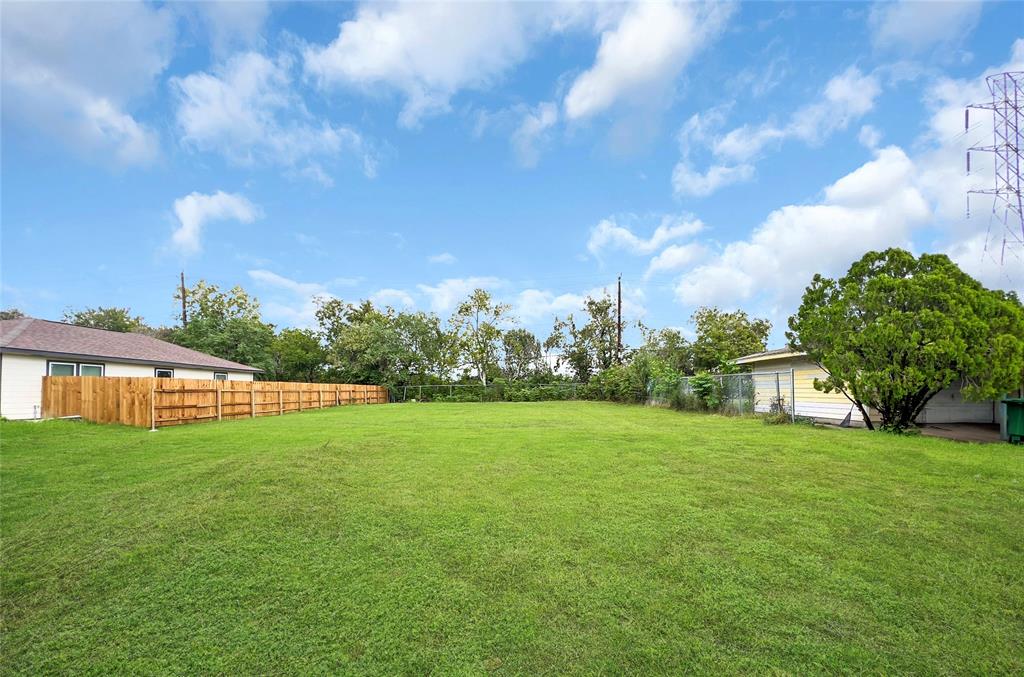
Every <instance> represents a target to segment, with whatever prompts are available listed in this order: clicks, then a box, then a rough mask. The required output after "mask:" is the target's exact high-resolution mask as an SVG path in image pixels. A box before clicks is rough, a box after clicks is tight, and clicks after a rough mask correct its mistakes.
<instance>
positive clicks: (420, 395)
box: [416, 383, 423, 402]
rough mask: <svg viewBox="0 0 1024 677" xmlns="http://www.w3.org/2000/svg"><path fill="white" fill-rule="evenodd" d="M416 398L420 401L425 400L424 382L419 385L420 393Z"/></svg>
mask: <svg viewBox="0 0 1024 677" xmlns="http://www.w3.org/2000/svg"><path fill="white" fill-rule="evenodd" d="M416 399H417V400H419V401H420V402H422V401H423V384H422V383H421V384H420V385H419V393H418V394H417V395H416Z"/></svg>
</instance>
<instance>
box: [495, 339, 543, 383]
mask: <svg viewBox="0 0 1024 677" xmlns="http://www.w3.org/2000/svg"><path fill="white" fill-rule="evenodd" d="M501 340H502V344H503V348H504V350H503V353H504V359H503V360H502V363H503V367H502V372H503V373H504V375H505V378H507V379H508V380H509V381H522V380H523V379H525V378H527V377H529V376H530V375H532V374H535V373H538V372H540V373H544V372H547V371H549V370H548V369H547V365H546V364H545V362H544V355H543V353H542V351H541V345H540V341H538V340H537V337H536V336H534V335H533V332H531V331H529V330H526V329H509V330H508V331H505V332H504V333H503V335H502V339H501Z"/></svg>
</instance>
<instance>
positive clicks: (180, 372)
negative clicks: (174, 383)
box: [104, 362, 252, 381]
mask: <svg viewBox="0 0 1024 677" xmlns="http://www.w3.org/2000/svg"><path fill="white" fill-rule="evenodd" d="M157 366H159V365H155V364H125V363H123V362H106V368H105V369H104V374H105V375H106V376H153V374H154V371H153V370H154V369H155V368H156V367H157ZM168 369H174V378H198V379H207V380H209V379H212V378H213V372H214V371H215V370H214V369H202V368H198V367H168ZM216 371H220V370H216ZM227 374H228V380H230V381H251V380H252V373H251V372H246V371H229V372H227Z"/></svg>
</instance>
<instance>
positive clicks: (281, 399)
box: [277, 388, 284, 416]
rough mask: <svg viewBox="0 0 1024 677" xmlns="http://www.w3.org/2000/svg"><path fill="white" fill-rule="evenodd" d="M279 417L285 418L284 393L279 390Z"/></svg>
mask: <svg viewBox="0 0 1024 677" xmlns="http://www.w3.org/2000/svg"><path fill="white" fill-rule="evenodd" d="M277 415H278V416H284V391H283V390H281V389H280V388H278V389H277Z"/></svg>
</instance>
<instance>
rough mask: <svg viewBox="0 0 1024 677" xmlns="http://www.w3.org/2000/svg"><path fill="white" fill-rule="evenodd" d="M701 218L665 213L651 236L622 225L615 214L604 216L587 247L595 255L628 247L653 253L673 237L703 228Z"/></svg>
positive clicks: (674, 238) (628, 250) (694, 232)
mask: <svg viewBox="0 0 1024 677" xmlns="http://www.w3.org/2000/svg"><path fill="white" fill-rule="evenodd" d="M703 228H704V224H703V223H701V221H700V220H698V219H694V218H692V217H683V216H663V217H662V218H661V222H660V223H659V224H658V227H657V228H655V229H654V232H653V233H651V236H650V237H648V238H646V239H645V238H642V237H640V236H638V235H637V234H636V233H634V232H633V231H632V230H630V228H629V227H627V226H623V225H619V223H618V222H617V220H616V219H615V217H612V218H607V219H603V220H602V221H601V222H600V223H598V224H597V225H596V226H594V228H593V229H592V230H591V231H590V239H589V240H588V241H587V250H588V251H589V252H590V253H591V254H593V255H594V256H598V255H600V253H601V252H602V251H604V250H605V249H618V250H625V251H627V252H630V253H631V254H651V253H653V252H654V251H655V250H657V249H660V248H661V247H662V246H664V245H665V244H667V243H669V242H671V241H672V240H677V239H679V238H683V237H689V236H691V235H694V234H696V233H698V232H700V231H701V230H702V229H703Z"/></svg>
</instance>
